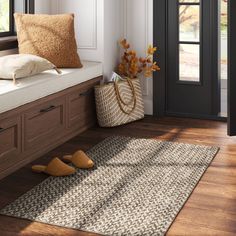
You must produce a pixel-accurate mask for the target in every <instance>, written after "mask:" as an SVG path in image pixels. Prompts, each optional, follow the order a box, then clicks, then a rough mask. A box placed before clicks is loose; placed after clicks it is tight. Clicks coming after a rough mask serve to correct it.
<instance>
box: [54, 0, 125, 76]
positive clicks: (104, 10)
mask: <svg viewBox="0 0 236 236" xmlns="http://www.w3.org/2000/svg"><path fill="white" fill-rule="evenodd" d="M121 2H122V1H119V0H86V1H85V0H70V1H65V0H54V1H53V3H52V9H53V11H52V13H54V14H56V13H74V14H75V29H76V39H77V44H78V51H79V55H80V57H81V59H82V60H91V61H100V62H103V65H104V77H105V79H106V78H108V77H109V76H110V74H111V71H112V70H114V68H115V66H116V65H117V63H118V57H119V47H118V43H117V42H118V40H119V39H120V37H121V24H120V17H121V13H120V11H121V10H122V9H121V7H120V6H121V4H120V3H121Z"/></svg>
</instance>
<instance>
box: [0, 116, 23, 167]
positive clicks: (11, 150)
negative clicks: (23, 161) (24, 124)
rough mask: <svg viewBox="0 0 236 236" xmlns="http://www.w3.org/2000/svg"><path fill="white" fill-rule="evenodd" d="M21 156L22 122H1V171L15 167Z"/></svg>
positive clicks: (17, 120) (15, 120)
mask: <svg viewBox="0 0 236 236" xmlns="http://www.w3.org/2000/svg"><path fill="white" fill-rule="evenodd" d="M20 154H21V120H20V118H14V119H12V120H6V121H0V171H1V170H3V169H6V168H8V167H10V166H11V165H13V164H14V163H15V161H16V160H18V159H20Z"/></svg>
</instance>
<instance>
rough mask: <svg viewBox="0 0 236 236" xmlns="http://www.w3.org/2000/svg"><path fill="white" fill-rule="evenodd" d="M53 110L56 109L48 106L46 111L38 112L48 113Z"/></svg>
mask: <svg viewBox="0 0 236 236" xmlns="http://www.w3.org/2000/svg"><path fill="white" fill-rule="evenodd" d="M55 108H56V107H55V106H50V107H48V108H46V109H42V110H40V112H41V113H45V112H49V111H52V110H54V109H55Z"/></svg>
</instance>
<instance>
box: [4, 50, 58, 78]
mask: <svg viewBox="0 0 236 236" xmlns="http://www.w3.org/2000/svg"><path fill="white" fill-rule="evenodd" d="M51 69H55V70H56V71H57V72H58V73H60V71H59V70H58V69H57V68H56V66H55V65H53V64H52V63H51V62H49V61H48V60H46V59H44V58H41V57H38V56H35V55H28V54H13V55H8V56H4V57H0V78H1V79H10V80H13V81H14V83H15V82H16V79H19V78H24V77H28V76H32V75H36V74H39V73H41V72H43V71H46V70H51Z"/></svg>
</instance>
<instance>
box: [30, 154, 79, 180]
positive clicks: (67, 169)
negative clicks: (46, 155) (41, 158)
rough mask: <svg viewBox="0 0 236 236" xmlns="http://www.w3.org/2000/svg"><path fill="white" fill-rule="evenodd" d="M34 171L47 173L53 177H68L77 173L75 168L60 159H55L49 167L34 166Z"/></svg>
mask: <svg viewBox="0 0 236 236" xmlns="http://www.w3.org/2000/svg"><path fill="white" fill-rule="evenodd" d="M32 171H33V172H36V173H45V174H48V175H52V176H58V177H59V176H67V175H72V174H74V173H75V168H73V167H71V166H68V165H67V164H65V163H64V162H63V161H61V160H60V159H59V158H57V157H56V158H54V159H53V160H52V161H50V162H49V164H48V165H47V166H43V165H34V166H32Z"/></svg>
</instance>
